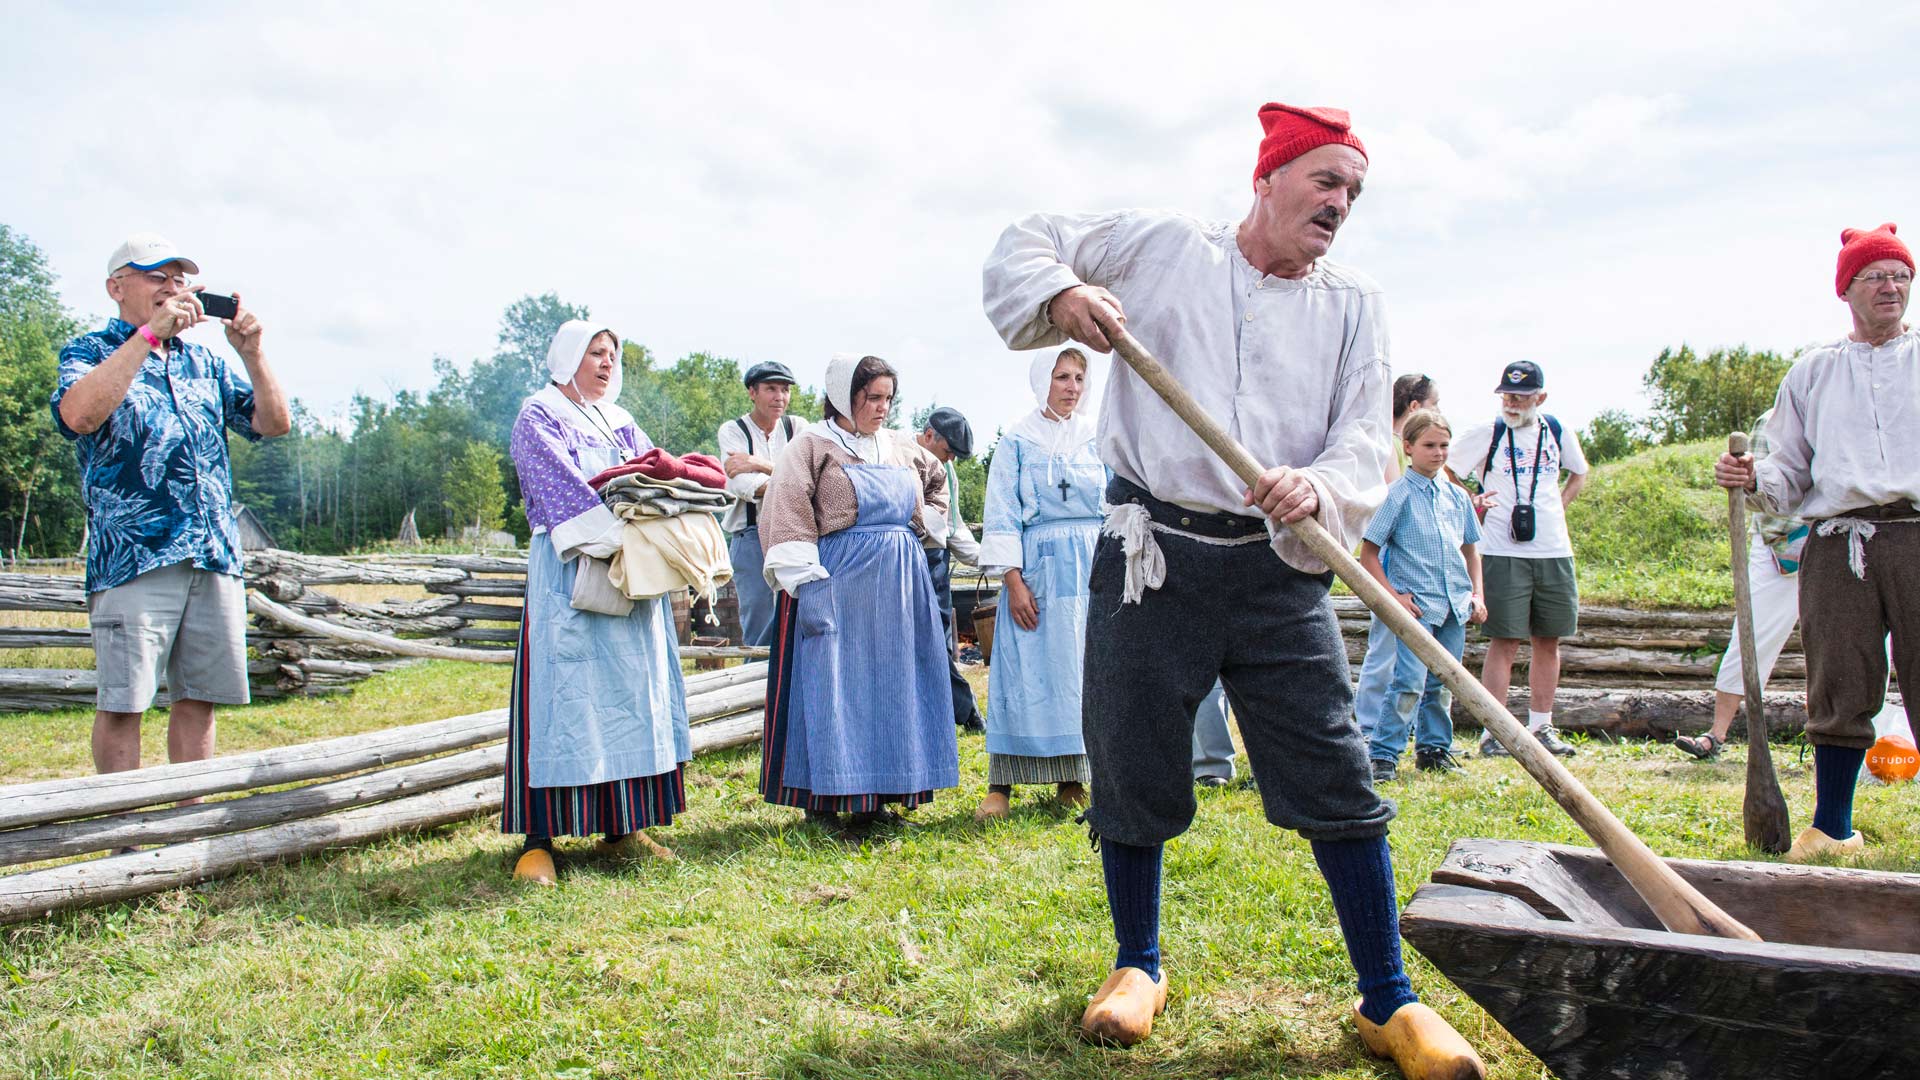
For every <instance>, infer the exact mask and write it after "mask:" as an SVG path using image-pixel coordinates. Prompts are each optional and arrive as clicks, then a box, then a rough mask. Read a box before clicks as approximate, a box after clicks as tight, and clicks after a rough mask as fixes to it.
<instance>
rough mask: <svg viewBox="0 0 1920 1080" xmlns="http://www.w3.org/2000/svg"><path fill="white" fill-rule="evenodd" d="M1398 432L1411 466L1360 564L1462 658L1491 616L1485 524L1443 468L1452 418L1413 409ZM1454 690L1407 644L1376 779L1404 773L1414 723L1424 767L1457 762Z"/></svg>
mask: <svg viewBox="0 0 1920 1080" xmlns="http://www.w3.org/2000/svg"><path fill="white" fill-rule="evenodd" d="M1401 438H1402V439H1403V440H1404V443H1405V446H1406V451H1407V471H1406V472H1405V473H1403V474H1402V475H1401V477H1400V479H1398V480H1395V481H1394V482H1393V486H1392V487H1390V488H1388V489H1387V500H1386V502H1385V503H1384V504H1382V505H1381V507H1380V512H1379V513H1377V514H1375V515H1374V517H1373V521H1372V522H1371V523H1369V524H1368V526H1367V531H1366V533H1365V536H1364V540H1363V542H1362V543H1361V545H1360V564H1361V565H1362V566H1365V567H1366V568H1367V572H1368V573H1370V574H1372V575H1373V577H1374V580H1376V581H1378V582H1380V584H1382V585H1385V586H1386V587H1387V589H1388V590H1389V591H1391V592H1392V593H1393V594H1394V596H1395V597H1396V598H1397V599H1398V600H1399V601H1400V603H1401V605H1402V606H1404V607H1405V608H1406V609H1407V611H1408V613H1409V614H1411V615H1412V616H1413V617H1414V618H1415V619H1418V620H1419V621H1420V622H1422V623H1424V624H1425V625H1426V627H1427V628H1428V629H1429V630H1431V631H1432V632H1433V636H1434V637H1435V638H1436V639H1437V640H1438V641H1439V642H1440V644H1441V645H1443V646H1445V647H1446V649H1447V651H1448V652H1450V653H1452V654H1453V655H1454V657H1455V658H1458V657H1459V656H1460V654H1461V652H1462V651H1463V650H1464V648H1465V647H1466V633H1467V630H1466V624H1467V623H1469V622H1474V623H1481V622H1485V621H1486V619H1487V605H1486V601H1485V599H1484V596H1485V591H1484V589H1483V588H1482V585H1481V579H1480V552H1479V551H1478V550H1477V549H1476V548H1475V547H1474V545H1475V544H1476V543H1478V542H1479V540H1480V526H1479V522H1478V520H1477V519H1476V518H1475V517H1474V513H1473V501H1472V498H1471V497H1470V496H1469V495H1468V494H1467V492H1466V489H1465V488H1462V487H1460V486H1459V485H1457V484H1455V483H1453V482H1452V481H1451V480H1449V479H1448V478H1447V476H1446V475H1445V469H1446V464H1447V449H1448V447H1449V446H1450V445H1451V444H1452V442H1453V428H1452V427H1451V426H1450V425H1449V424H1448V423H1447V421H1446V418H1445V417H1443V416H1441V415H1440V414H1439V413H1437V412H1434V411H1432V410H1430V409H1423V410H1421V411H1419V412H1416V413H1414V414H1413V415H1412V416H1410V417H1408V418H1407V422H1406V426H1405V427H1404V428H1403V429H1402V435H1401ZM1382 551H1388V552H1391V555H1390V557H1389V558H1388V560H1387V561H1388V562H1389V563H1391V564H1392V567H1393V568H1392V570H1391V571H1389V570H1387V569H1386V568H1385V567H1383V566H1382V565H1381V562H1380V553H1381V552H1382ZM1450 697H1451V695H1450V694H1448V693H1447V691H1446V689H1445V688H1444V687H1442V686H1441V685H1440V676H1439V675H1437V674H1435V673H1433V672H1430V671H1428V670H1427V666H1426V665H1425V664H1423V663H1421V662H1420V658H1419V657H1418V656H1416V655H1415V654H1414V652H1413V650H1412V649H1411V648H1409V647H1408V646H1407V644H1406V643H1405V642H1401V643H1400V651H1399V656H1398V657H1397V659H1396V660H1395V663H1394V672H1393V685H1392V687H1391V689H1389V690H1388V692H1387V697H1386V700H1385V701H1384V702H1382V703H1381V705H1382V707H1381V709H1380V713H1379V715H1378V716H1377V717H1376V718H1375V719H1374V724H1373V734H1372V736H1371V737H1370V738H1369V740H1368V741H1369V755H1370V756H1371V757H1372V758H1373V779H1374V782H1375V783H1379V782H1381V781H1383V780H1391V779H1393V778H1394V776H1395V775H1396V774H1397V773H1398V771H1399V760H1400V754H1401V752H1402V751H1404V750H1405V749H1406V747H1407V729H1408V728H1409V727H1413V728H1414V729H1415V732H1414V745H1415V749H1414V762H1415V764H1416V765H1417V766H1418V767H1419V768H1420V769H1422V770H1423V771H1430V772H1453V771H1456V770H1458V769H1459V768H1461V765H1460V763H1459V761H1457V760H1455V758H1454V756H1453V719H1452V717H1451V716H1450V715H1449V712H1450V708H1451V706H1452V702H1451V701H1450V700H1449V699H1450Z"/></svg>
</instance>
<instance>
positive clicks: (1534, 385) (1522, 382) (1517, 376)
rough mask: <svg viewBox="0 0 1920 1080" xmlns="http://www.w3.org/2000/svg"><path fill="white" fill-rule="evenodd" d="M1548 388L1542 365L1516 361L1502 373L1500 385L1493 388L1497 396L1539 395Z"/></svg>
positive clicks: (1527, 361) (1528, 361) (1529, 361)
mask: <svg viewBox="0 0 1920 1080" xmlns="http://www.w3.org/2000/svg"><path fill="white" fill-rule="evenodd" d="M1546 388H1547V377H1546V375H1545V374H1544V373H1542V372H1541V370H1540V365H1539V364H1536V363H1534V362H1533V361H1531V360H1515V361H1514V362H1513V363H1511V364H1508V365H1507V370H1505V371H1503V372H1501V373H1500V385H1499V386H1496V387H1494V388H1493V392H1494V393H1496V394H1538V393H1542V392H1544V391H1545V390H1546Z"/></svg>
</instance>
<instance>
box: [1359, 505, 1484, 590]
mask: <svg viewBox="0 0 1920 1080" xmlns="http://www.w3.org/2000/svg"><path fill="white" fill-rule="evenodd" d="M1362 538H1363V539H1366V540H1371V541H1372V542H1373V543H1374V544H1376V545H1378V546H1379V548H1380V554H1381V557H1382V561H1385V562H1386V563H1387V567H1386V570H1387V581H1388V582H1390V583H1391V584H1392V585H1393V587H1394V588H1395V589H1396V590H1398V591H1400V592H1403V593H1412V594H1413V602H1414V603H1415V604H1418V605H1419V606H1420V621H1421V622H1423V623H1426V624H1427V625H1429V626H1440V625H1441V624H1443V623H1445V622H1446V621H1447V615H1448V613H1449V612H1451V613H1452V614H1454V615H1457V616H1459V618H1460V621H1461V622H1462V623H1464V622H1466V621H1468V619H1469V617H1470V616H1471V615H1472V614H1473V579H1472V578H1471V577H1469V576H1468V575H1467V557H1466V556H1465V555H1463V554H1461V553H1460V546H1461V545H1462V544H1477V543H1479V542H1480V523H1479V521H1478V520H1477V519H1475V517H1474V514H1473V500H1472V499H1471V498H1470V497H1469V496H1468V495H1467V493H1466V491H1465V490H1464V489H1462V488H1461V487H1460V486H1459V485H1458V484H1454V483H1450V482H1449V481H1447V480H1445V479H1444V478H1442V479H1437V480H1429V479H1427V478H1426V477H1424V476H1421V475H1420V474H1419V473H1417V472H1414V471H1413V470H1412V469H1408V470H1407V471H1406V472H1404V473H1401V474H1400V479H1398V480H1395V481H1394V482H1393V486H1392V487H1389V488H1388V489H1387V501H1386V502H1385V503H1383V504H1382V505H1381V507H1380V512H1379V513H1377V514H1375V515H1373V520H1372V521H1371V522H1369V523H1368V524H1367V531H1366V533H1365V534H1364V536H1363V537H1362ZM1388 556H1391V559H1388Z"/></svg>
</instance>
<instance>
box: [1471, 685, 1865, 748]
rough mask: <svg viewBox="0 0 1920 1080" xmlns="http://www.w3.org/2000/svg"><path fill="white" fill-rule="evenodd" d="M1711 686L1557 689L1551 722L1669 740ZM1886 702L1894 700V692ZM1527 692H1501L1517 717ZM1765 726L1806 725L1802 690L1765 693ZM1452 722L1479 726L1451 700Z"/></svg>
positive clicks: (1708, 716) (1699, 715)
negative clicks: (1797, 691)
mask: <svg viewBox="0 0 1920 1080" xmlns="http://www.w3.org/2000/svg"><path fill="white" fill-rule="evenodd" d="M1713 697H1714V692H1713V690H1711V689H1702V690H1634V689H1625V688H1609V689H1599V690H1589V689H1577V688H1568V687H1564V686H1563V687H1561V689H1560V692H1559V693H1558V694H1556V695H1555V696H1554V702H1553V722H1554V724H1555V725H1556V726H1557V727H1559V728H1561V729H1562V730H1565V731H1584V732H1605V733H1607V734H1608V735H1610V736H1614V737H1616V738H1652V739H1671V738H1672V737H1673V736H1675V735H1685V734H1696V733H1698V732H1702V731H1705V730H1706V729H1707V726H1708V725H1709V724H1710V723H1711V722H1712V720H1713ZM1890 700H1892V701H1895V702H1897V701H1899V695H1897V694H1896V695H1894V696H1893V697H1892V698H1891V699H1890ZM1527 702H1528V698H1527V690H1526V688H1525V687H1523V686H1516V687H1513V688H1512V689H1510V690H1509V691H1508V692H1507V709H1508V711H1510V712H1512V713H1513V715H1514V716H1515V717H1516V718H1518V719H1525V718H1526V715H1527ZM1766 703H1767V729H1768V731H1769V732H1770V733H1771V734H1772V736H1773V737H1774V738H1781V737H1784V736H1788V735H1792V734H1794V733H1795V732H1798V731H1799V730H1800V729H1801V728H1802V727H1804V726H1805V725H1806V720H1807V696H1806V694H1805V693H1804V692H1800V693H1793V692H1779V691H1772V692H1769V693H1768V694H1767V695H1766ZM1453 722H1454V725H1455V726H1456V727H1459V728H1475V729H1477V728H1478V727H1479V726H1480V725H1479V723H1478V722H1477V721H1475V720H1474V719H1473V717H1472V716H1471V715H1469V714H1468V713H1467V711H1466V710H1465V709H1463V708H1461V707H1460V706H1459V704H1458V703H1457V702H1456V703H1455V705H1454V708H1453Z"/></svg>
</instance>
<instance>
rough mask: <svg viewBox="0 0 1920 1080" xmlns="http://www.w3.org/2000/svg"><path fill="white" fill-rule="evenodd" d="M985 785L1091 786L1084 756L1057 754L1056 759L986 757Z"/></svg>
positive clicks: (1090, 776) (1089, 770)
mask: <svg viewBox="0 0 1920 1080" xmlns="http://www.w3.org/2000/svg"><path fill="white" fill-rule="evenodd" d="M987 783H989V784H1091V783H1093V770H1092V769H1090V768H1089V767H1088V766H1087V755H1085V754H1061V755H1060V756H1058V757H1026V756H1024V755H1021V754H988V755H987Z"/></svg>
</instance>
